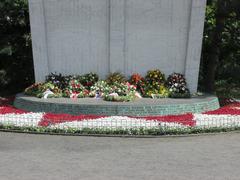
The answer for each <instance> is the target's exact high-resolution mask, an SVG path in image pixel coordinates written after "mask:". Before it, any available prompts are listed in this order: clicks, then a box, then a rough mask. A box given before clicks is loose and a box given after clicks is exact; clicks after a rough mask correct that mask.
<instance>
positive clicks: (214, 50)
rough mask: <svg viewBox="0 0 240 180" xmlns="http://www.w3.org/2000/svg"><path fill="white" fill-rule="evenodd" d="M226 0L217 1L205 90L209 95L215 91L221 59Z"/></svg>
mask: <svg viewBox="0 0 240 180" xmlns="http://www.w3.org/2000/svg"><path fill="white" fill-rule="evenodd" d="M225 8H226V7H225V3H224V0H218V1H217V12H216V15H215V17H216V26H215V30H214V32H213V36H212V37H213V38H212V41H211V49H210V55H209V59H208V60H207V70H206V76H205V89H206V91H207V92H209V93H213V92H214V90H215V85H214V84H215V76H216V71H217V66H218V63H219V57H220V46H221V42H222V38H221V36H222V32H223V30H224V24H225V19H226V9H225Z"/></svg>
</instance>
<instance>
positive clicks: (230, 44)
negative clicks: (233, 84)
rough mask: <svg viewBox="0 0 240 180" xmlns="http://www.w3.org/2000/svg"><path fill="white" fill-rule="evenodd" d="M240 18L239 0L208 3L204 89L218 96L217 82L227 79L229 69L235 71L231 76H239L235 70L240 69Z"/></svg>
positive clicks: (204, 50)
mask: <svg viewBox="0 0 240 180" xmlns="http://www.w3.org/2000/svg"><path fill="white" fill-rule="evenodd" d="M239 17H240V1H239V0H211V1H208V7H207V17H206V23H205V24H206V25H205V35H204V47H203V56H202V66H203V78H204V82H205V83H204V86H205V90H206V91H207V92H214V90H215V87H214V84H215V80H216V78H226V77H222V75H223V74H224V73H223V72H226V68H229V67H231V72H235V69H234V68H236V69H237V68H240V62H239V58H240V54H239V53H240V41H239V37H240V21H239ZM229 65H230V66H229ZM238 73H239V72H238ZM225 75H227V74H225ZM228 75H229V74H228ZM231 77H232V76H231ZM239 77H240V76H239V75H237V77H235V78H232V79H234V80H236V81H237V82H238V81H239V82H240V80H239ZM230 79H231V78H230ZM228 80H229V79H228Z"/></svg>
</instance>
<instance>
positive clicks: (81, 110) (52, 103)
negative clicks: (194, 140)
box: [14, 94, 219, 116]
mask: <svg viewBox="0 0 240 180" xmlns="http://www.w3.org/2000/svg"><path fill="white" fill-rule="evenodd" d="M14 106H15V107H17V108H19V109H24V110H27V111H32V112H52V113H67V114H73V115H79V114H96V115H107V116H154V115H169V114H184V113H202V112H205V111H210V110H215V109H218V108H219V101H218V98H217V97H215V96H204V97H199V98H191V99H170V98H166V99H148V98H143V99H138V100H136V101H134V102H123V103H122V102H106V101H103V100H101V99H92V98H84V99H76V100H73V99H67V98H56V99H39V98H35V97H29V96H25V95H23V94H18V95H17V97H16V99H15V101H14Z"/></svg>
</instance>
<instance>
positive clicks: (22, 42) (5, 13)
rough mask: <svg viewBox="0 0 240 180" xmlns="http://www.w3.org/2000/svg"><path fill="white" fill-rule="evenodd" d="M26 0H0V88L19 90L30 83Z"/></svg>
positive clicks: (29, 46) (31, 75) (29, 44)
mask: <svg viewBox="0 0 240 180" xmlns="http://www.w3.org/2000/svg"><path fill="white" fill-rule="evenodd" d="M33 79H34V76H33V61H32V50H31V39H30V23H29V13H28V2H27V0H1V1H0V88H2V89H3V88H5V89H8V91H10V90H12V91H13V92H17V91H20V90H21V89H23V88H24V87H26V86H28V85H29V84H31V83H32V82H33Z"/></svg>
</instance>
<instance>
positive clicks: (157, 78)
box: [144, 69, 169, 98]
mask: <svg viewBox="0 0 240 180" xmlns="http://www.w3.org/2000/svg"><path fill="white" fill-rule="evenodd" d="M145 81H146V86H145V89H144V92H145V94H144V96H146V97H153V96H154V97H162V98H164V97H168V95H169V92H168V89H167V88H166V87H165V83H166V79H165V75H164V74H163V73H162V72H161V71H160V70H159V69H155V70H150V71H148V72H147V75H146V77H145Z"/></svg>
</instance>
